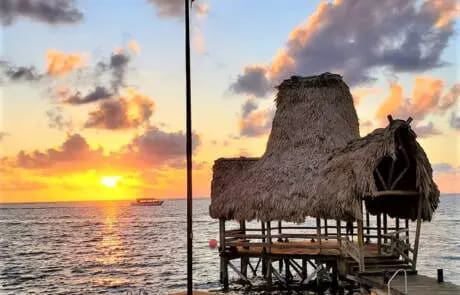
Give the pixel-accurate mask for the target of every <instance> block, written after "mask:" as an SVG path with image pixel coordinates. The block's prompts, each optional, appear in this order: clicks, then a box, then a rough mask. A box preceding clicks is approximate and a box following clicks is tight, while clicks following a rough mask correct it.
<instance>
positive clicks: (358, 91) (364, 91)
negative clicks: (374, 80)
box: [352, 87, 382, 106]
mask: <svg viewBox="0 0 460 295" xmlns="http://www.w3.org/2000/svg"><path fill="white" fill-rule="evenodd" d="M381 92H382V89H380V88H375V87H358V88H355V89H353V90H352V95H353V102H354V104H355V106H357V105H359V104H360V103H361V101H362V100H363V99H364V98H365V97H366V96H369V95H374V94H380V93H381Z"/></svg>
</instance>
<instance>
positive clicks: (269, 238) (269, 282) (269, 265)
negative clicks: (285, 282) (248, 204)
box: [267, 221, 272, 290]
mask: <svg viewBox="0 0 460 295" xmlns="http://www.w3.org/2000/svg"><path fill="white" fill-rule="evenodd" d="M271 232H272V226H271V222H270V221H268V222H267V255H268V256H267V287H268V290H271V288H272V259H271V252H272V250H271V244H272V233H271Z"/></svg>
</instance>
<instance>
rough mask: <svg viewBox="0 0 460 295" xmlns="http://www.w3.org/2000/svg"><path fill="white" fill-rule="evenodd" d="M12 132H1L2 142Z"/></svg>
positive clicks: (0, 140)
mask: <svg viewBox="0 0 460 295" xmlns="http://www.w3.org/2000/svg"><path fill="white" fill-rule="evenodd" d="M9 135H10V134H9V133H8V132H0V142H2V141H3V139H5V137H7V136H9Z"/></svg>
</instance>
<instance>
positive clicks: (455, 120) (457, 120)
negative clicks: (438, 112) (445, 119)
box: [449, 112, 460, 131]
mask: <svg viewBox="0 0 460 295" xmlns="http://www.w3.org/2000/svg"><path fill="white" fill-rule="evenodd" d="M449 125H450V127H452V128H454V129H456V130H459V131H460V117H458V116H457V115H456V114H455V113H454V112H452V115H451V116H450V120H449Z"/></svg>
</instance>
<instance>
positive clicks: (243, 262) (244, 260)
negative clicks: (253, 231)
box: [240, 220, 249, 276]
mask: <svg viewBox="0 0 460 295" xmlns="http://www.w3.org/2000/svg"><path fill="white" fill-rule="evenodd" d="M240 231H241V233H242V234H244V235H246V221H245V220H242V221H240ZM248 264H249V258H248V257H241V258H240V270H241V273H242V274H243V275H244V276H247V275H248Z"/></svg>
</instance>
